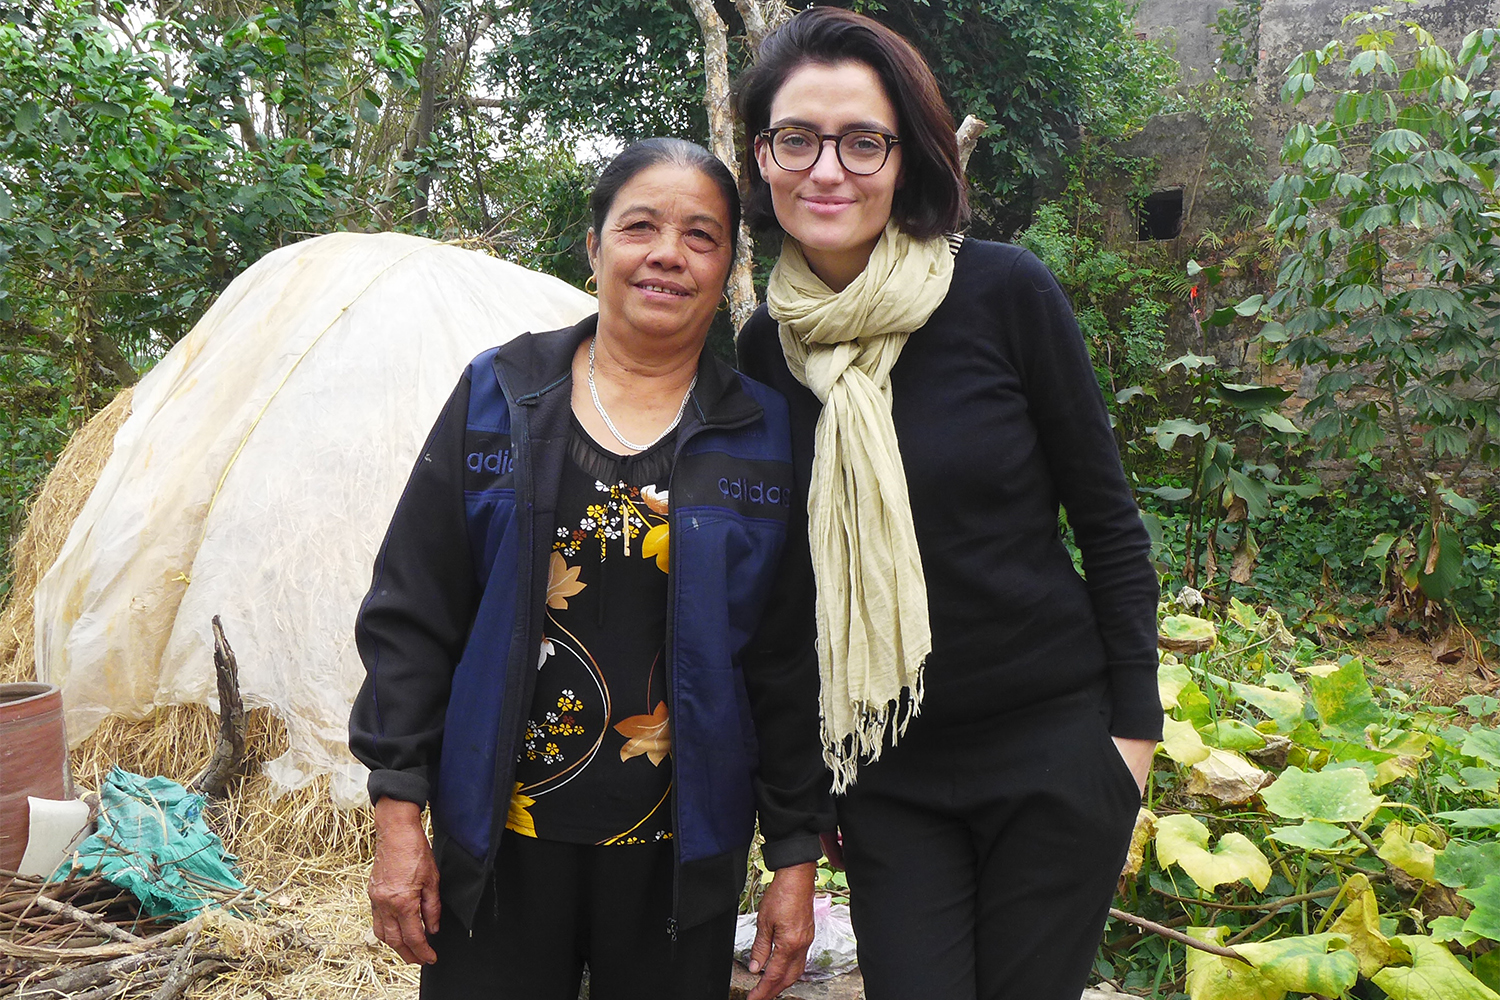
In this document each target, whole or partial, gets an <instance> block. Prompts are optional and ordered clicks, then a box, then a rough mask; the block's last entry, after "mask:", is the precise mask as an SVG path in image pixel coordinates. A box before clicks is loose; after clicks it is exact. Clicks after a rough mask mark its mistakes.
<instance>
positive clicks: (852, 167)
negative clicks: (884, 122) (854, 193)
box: [760, 125, 901, 176]
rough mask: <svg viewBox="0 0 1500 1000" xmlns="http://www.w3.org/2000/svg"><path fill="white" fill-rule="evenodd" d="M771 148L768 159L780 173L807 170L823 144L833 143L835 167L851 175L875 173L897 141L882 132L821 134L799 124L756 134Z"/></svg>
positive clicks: (781, 126) (821, 151)
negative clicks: (837, 166)
mask: <svg viewBox="0 0 1500 1000" xmlns="http://www.w3.org/2000/svg"><path fill="white" fill-rule="evenodd" d="M760 135H761V138H763V139H765V140H766V142H767V143H769V144H770V146H771V159H773V160H775V161H776V165H777V166H778V167H780V168H781V169H782V170H791V171H795V172H799V173H800V172H801V171H803V170H811V169H812V168H813V165H814V164H816V163H817V162H818V158H819V157H820V156H822V155H823V144H824V143H825V142H832V143H833V151H834V155H835V156H837V157H838V159H839V166H841V167H843V168H844V169H845V170H846V171H848V172H849V173H851V174H859V175H861V176H866V175H869V174H878V173H879V172H880V168H881V167H883V166H885V162H886V160H888V159H890V157H891V147H892V146H894V145H896V143H898V142H900V141H901V140H900V139H898V138H896V137H895V136H893V135H889V134H887V133H885V132H874V131H871V130H868V129H856V130H855V131H853V132H845V133H844V134H843V135H823V134H821V133H818V132H814V131H813V130H812V129H810V128H803V127H801V126H800V125H778V126H777V127H776V128H768V129H765V130H764V131H762V132H761V133H760Z"/></svg>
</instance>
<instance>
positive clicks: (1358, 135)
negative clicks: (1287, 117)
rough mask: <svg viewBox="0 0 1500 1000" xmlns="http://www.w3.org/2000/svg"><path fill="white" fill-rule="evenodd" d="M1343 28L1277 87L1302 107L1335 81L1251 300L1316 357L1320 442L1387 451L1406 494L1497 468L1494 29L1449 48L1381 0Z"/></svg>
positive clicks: (1306, 136)
mask: <svg viewBox="0 0 1500 1000" xmlns="http://www.w3.org/2000/svg"><path fill="white" fill-rule="evenodd" d="M1346 22H1347V23H1349V24H1351V25H1354V26H1355V27H1357V28H1358V30H1359V32H1360V33H1359V34H1358V37H1357V38H1356V39H1355V40H1354V41H1353V43H1352V44H1348V45H1346V44H1345V43H1343V42H1340V41H1334V42H1330V43H1329V44H1327V45H1325V46H1324V47H1323V48H1320V49H1317V50H1314V51H1310V52H1307V53H1304V54H1303V55H1301V56H1299V57H1298V58H1297V60H1296V61H1295V62H1294V63H1293V64H1292V66H1291V68H1290V70H1289V72H1288V77H1287V82H1286V85H1285V86H1284V87H1283V88H1282V96H1283V98H1284V99H1285V100H1287V101H1288V102H1290V103H1292V104H1298V103H1300V102H1301V101H1302V100H1303V99H1304V98H1306V97H1307V96H1308V95H1310V94H1312V93H1314V92H1315V91H1318V90H1321V89H1323V88H1325V87H1327V86H1329V83H1328V77H1330V76H1331V75H1332V71H1333V69H1334V68H1340V69H1341V70H1342V73H1343V75H1344V77H1345V79H1344V80H1343V81H1341V82H1339V83H1337V84H1333V85H1332V89H1331V91H1330V93H1329V95H1328V106H1330V107H1331V109H1332V111H1331V114H1329V115H1327V116H1321V115H1319V116H1315V117H1314V119H1313V120H1312V121H1308V122H1301V123H1298V124H1296V125H1295V126H1293V128H1292V129H1291V130H1290V132H1289V133H1288V135H1287V138H1286V142H1285V145H1284V147H1283V149H1282V162H1283V163H1284V164H1285V165H1286V167H1287V172H1286V173H1285V174H1284V175H1283V176H1281V177H1280V178H1278V179H1277V180H1276V182H1275V183H1274V184H1273V185H1272V186H1271V189H1270V192H1269V197H1270V200H1271V204H1272V210H1271V216H1270V219H1269V225H1270V226H1271V227H1272V228H1273V229H1274V231H1275V232H1276V233H1277V234H1278V235H1279V236H1280V237H1282V238H1284V239H1286V240H1288V241H1290V244H1291V246H1292V251H1291V252H1290V253H1289V254H1288V255H1287V257H1286V258H1285V260H1284V261H1283V263H1282V266H1281V270H1280V273H1279V274H1278V276H1277V283H1276V290H1275V292H1274V293H1273V294H1272V295H1271V296H1270V297H1269V298H1267V299H1265V300H1264V302H1259V301H1256V302H1254V303H1253V307H1254V308H1253V310H1252V311H1255V312H1257V313H1258V314H1259V315H1260V317H1261V318H1262V319H1264V320H1265V321H1266V323H1265V326H1264V329H1263V330H1262V334H1261V336H1262V339H1263V340H1264V341H1265V342H1266V343H1267V344H1270V345H1273V347H1274V350H1275V352H1276V358H1277V359H1278V360H1280V361H1286V362H1290V363H1291V364H1293V365H1296V366H1319V367H1322V368H1324V369H1326V373H1325V374H1323V375H1322V376H1321V377H1320V378H1319V379H1318V382H1317V389H1316V392H1315V394H1314V395H1313V397H1312V399H1311V400H1310V401H1309V403H1308V406H1307V409H1306V411H1305V412H1306V414H1307V415H1308V417H1309V418H1311V419H1312V420H1313V422H1312V424H1311V427H1310V434H1311V436H1312V438H1313V439H1314V440H1315V441H1318V442H1320V443H1321V444H1322V447H1323V452H1324V453H1326V454H1333V455H1353V454H1358V453H1361V452H1371V451H1375V450H1377V449H1383V450H1386V451H1389V452H1390V453H1392V454H1393V455H1394V456H1395V460H1396V462H1397V463H1398V468H1399V471H1400V472H1401V474H1402V482H1401V485H1402V486H1403V488H1404V489H1406V490H1407V491H1408V492H1409V493H1411V494H1412V495H1416V494H1418V493H1420V492H1423V491H1424V489H1425V486H1426V482H1425V474H1426V473H1429V472H1449V473H1451V472H1452V471H1453V470H1454V469H1457V468H1463V467H1467V466H1469V465H1471V464H1475V463H1477V464H1481V465H1487V466H1494V465H1496V464H1497V463H1500V395H1497V393H1496V386H1497V384H1500V357H1497V354H1496V350H1495V347H1496V343H1495V341H1496V326H1495V324H1494V322H1493V310H1494V308H1495V305H1496V303H1497V296H1500V285H1497V281H1500V279H1497V273H1500V270H1497V269H1500V239H1497V236H1500V215H1497V214H1496V212H1495V208H1496V187H1495V177H1496V173H1495V171H1496V167H1497V165H1500V92H1497V91H1492V90H1486V89H1482V88H1481V81H1482V80H1483V79H1484V74H1485V71H1486V69H1487V68H1488V67H1489V62H1490V55H1491V52H1492V50H1493V48H1494V46H1495V43H1496V41H1497V38H1500V34H1497V32H1496V31H1494V30H1485V31H1478V32H1474V33H1472V34H1470V35H1469V36H1468V38H1466V39H1465V40H1464V43H1463V46H1462V48H1461V50H1460V51H1459V53H1458V55H1457V57H1456V58H1455V57H1454V56H1451V55H1450V54H1449V53H1448V52H1447V51H1446V50H1445V49H1443V48H1442V47H1441V46H1440V45H1438V44H1437V43H1436V41H1435V40H1434V39H1433V38H1432V36H1431V35H1430V34H1428V33H1427V32H1426V31H1425V30H1424V29H1423V28H1422V27H1421V26H1420V25H1418V24H1416V23H1415V22H1410V21H1407V22H1401V23H1400V24H1397V23H1394V22H1393V21H1392V18H1391V15H1390V12H1389V11H1388V10H1387V9H1384V8H1381V9H1377V10H1376V11H1375V12H1373V13H1370V14H1363V15H1350V17H1349V18H1347V19H1346ZM1397 28H1401V29H1404V32H1405V34H1406V35H1407V36H1408V38H1409V41H1410V43H1411V45H1412V49H1409V50H1404V49H1402V48H1401V47H1399V46H1398V44H1397V42H1398V37H1399V36H1398V33H1397V30H1396V29H1397ZM1242 305H1243V306H1247V307H1248V306H1251V305H1252V303H1251V300H1246V302H1245V303H1242Z"/></svg>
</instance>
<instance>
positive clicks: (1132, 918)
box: [1109, 906, 1251, 965]
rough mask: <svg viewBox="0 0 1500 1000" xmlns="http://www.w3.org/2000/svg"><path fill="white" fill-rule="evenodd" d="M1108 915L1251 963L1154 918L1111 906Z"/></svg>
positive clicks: (1166, 936)
mask: <svg viewBox="0 0 1500 1000" xmlns="http://www.w3.org/2000/svg"><path fill="white" fill-rule="evenodd" d="M1109 915H1110V916H1112V917H1114V918H1115V919H1116V920H1123V921H1125V922H1126V923H1127V924H1135V926H1137V927H1139V928H1141V929H1142V930H1147V931H1150V932H1151V933H1152V934H1158V935H1160V936H1161V937H1164V938H1167V939H1168V940H1171V941H1176V942H1177V943H1178V944H1185V945H1187V946H1188V947H1189V948H1197V949H1198V950H1199V951H1206V952H1208V953H1209V954H1210V955H1219V956H1221V957H1223V958H1232V959H1234V960H1235V961H1236V962H1245V964H1246V965H1250V964H1251V963H1249V962H1247V961H1245V956H1244V955H1241V954H1240V953H1239V952H1237V951H1235V950H1234V949H1233V948H1225V947H1223V946H1222V945H1217V944H1209V943H1208V942H1206V941H1199V940H1198V939H1197V938H1195V937H1189V936H1188V935H1186V934H1184V933H1182V932H1181V931H1174V930H1173V929H1172V928H1170V927H1163V926H1162V925H1161V924H1158V923H1157V922H1155V921H1154V920H1147V919H1146V918H1145V917H1138V916H1136V915H1135V914H1134V913H1126V912H1125V911H1124V910H1117V909H1115V908H1114V907H1113V906H1111V907H1110V908H1109Z"/></svg>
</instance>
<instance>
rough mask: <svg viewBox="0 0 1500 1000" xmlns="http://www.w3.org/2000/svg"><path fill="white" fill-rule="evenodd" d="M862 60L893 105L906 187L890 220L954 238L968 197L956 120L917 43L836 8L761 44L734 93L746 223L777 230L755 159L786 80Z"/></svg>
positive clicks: (806, 15) (797, 21) (812, 13)
mask: <svg viewBox="0 0 1500 1000" xmlns="http://www.w3.org/2000/svg"><path fill="white" fill-rule="evenodd" d="M841 62H860V63H864V64H865V65H866V66H869V67H870V68H871V69H872V70H874V71H875V74H876V75H877V76H879V77H880V82H881V83H882V84H883V85H884V86H885V91H886V96H888V97H889V98H890V100H891V103H892V104H893V105H895V107H896V115H897V119H898V120H897V122H896V129H897V131H898V132H900V135H901V156H902V161H901V162H902V164H903V166H904V168H905V170H906V179H905V183H903V184H902V185H901V187H900V188H899V189H898V190H897V191H896V194H895V197H894V199H893V200H892V202H891V218H892V219H894V220H895V221H896V225H897V226H899V227H900V229H901V230H902V232H904V233H906V234H907V235H909V236H914V237H917V238H918V239H928V238H931V237H933V236H938V235H940V234H942V233H949V232H953V231H954V230H956V229H958V228H959V227H961V226H962V225H963V224H964V223H965V222H967V221H968V218H969V196H968V192H967V190H966V188H965V184H964V173H963V167H962V166H960V164H959V160H958V138H957V136H956V135H955V129H954V126H953V115H952V113H951V112H950V111H949V110H948V105H947V103H946V102H944V100H943V95H942V91H941V90H940V89H939V88H938V83H937V79H936V78H935V77H934V76H933V75H932V70H931V69H930V68H928V66H927V61H926V60H925V59H923V58H922V55H921V53H919V52H918V51H917V50H916V49H915V48H913V47H912V44H911V43H910V42H908V41H907V40H906V39H905V38H902V37H901V36H900V35H898V34H897V33H896V32H894V31H892V30H891V29H890V28H887V27H886V26H885V25H883V24H881V23H879V22H878V21H874V20H872V19H870V18H868V17H865V16H864V15H863V14H856V13H854V12H853V11H848V10H843V9H841V8H838V7H812V8H809V9H808V10H804V11H803V12H802V13H800V14H798V15H796V16H795V17H793V18H792V19H791V20H790V21H788V22H787V23H786V24H784V25H782V26H781V27H780V28H778V29H776V31H774V32H773V33H772V34H771V35H770V36H769V37H767V38H766V40H765V41H764V42H763V43H761V46H760V51H759V52H758V53H757V54H756V58H755V65H753V66H752V67H750V69H748V70H746V71H745V73H744V74H743V75H742V76H741V77H740V79H739V82H738V84H737V85H736V87H735V91H736V109H737V110H738V112H739V116H740V120H741V121H742V122H744V123H745V158H744V164H743V167H742V169H743V172H744V173H743V176H744V182H745V218H746V220H747V221H748V222H749V223H750V225H751V226H753V227H755V228H756V229H760V230H775V229H779V228H780V227H779V226H778V225H777V222H776V213H775V211H774V210H773V209H772V207H771V189H770V188H769V187H768V186H767V185H766V182H765V181H764V180H763V179H762V178H761V176H760V167H759V165H758V164H757V163H756V160H755V137H756V136H757V135H759V134H760V133H761V131H763V130H764V129H765V128H767V127H768V126H769V125H770V123H771V122H770V119H771V102H772V101H773V100H775V97H776V92H777V91H779V90H780V89H781V86H782V84H784V83H786V80H787V77H789V76H791V75H792V73H793V72H795V71H796V70H798V69H800V68H801V67H803V66H805V65H807V64H808V63H819V64H823V65H833V64H835V63H841Z"/></svg>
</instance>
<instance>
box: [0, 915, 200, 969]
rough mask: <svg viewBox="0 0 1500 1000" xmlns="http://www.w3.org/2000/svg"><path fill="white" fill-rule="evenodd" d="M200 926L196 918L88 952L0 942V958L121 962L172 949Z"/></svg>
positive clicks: (103, 945) (94, 947)
mask: <svg viewBox="0 0 1500 1000" xmlns="http://www.w3.org/2000/svg"><path fill="white" fill-rule="evenodd" d="M202 926H203V915H202V914H199V915H198V916H196V917H194V918H193V919H191V920H189V921H187V922H186V923H181V924H178V925H177V926H175V927H171V928H168V929H167V930H165V931H162V932H161V933H160V934H153V935H152V936H151V937H148V938H142V939H141V940H139V941H129V942H125V941H122V942H117V943H115V944H101V945H94V946H92V947H88V948H43V947H36V946H33V945H25V944H15V943H13V942H10V941H6V940H5V939H4V938H0V956H4V957H6V958H19V959H23V960H25V961H30V962H97V961H100V960H103V959H110V958H124V957H125V956H126V955H139V954H140V953H141V952H143V951H152V950H154V949H157V948H169V947H175V946H176V945H179V944H181V943H182V942H183V941H184V940H186V939H187V936H188V935H189V934H191V933H192V932H193V931H196V930H198V929H199V928H200V927H202Z"/></svg>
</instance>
